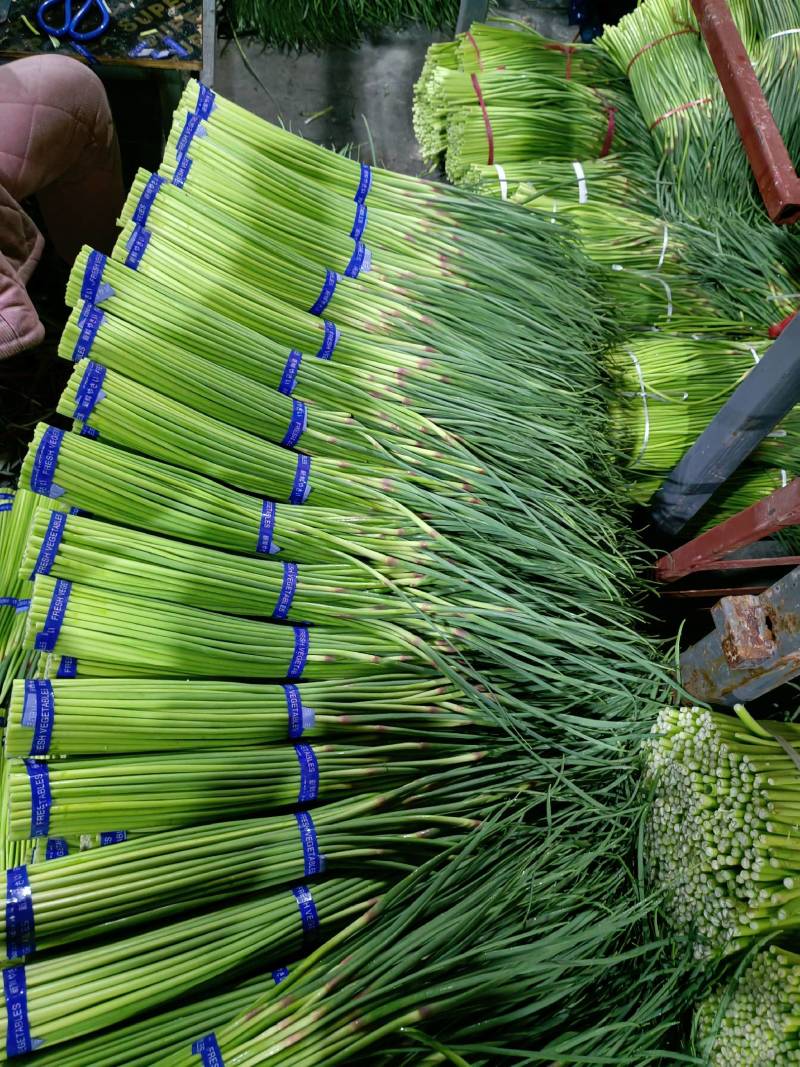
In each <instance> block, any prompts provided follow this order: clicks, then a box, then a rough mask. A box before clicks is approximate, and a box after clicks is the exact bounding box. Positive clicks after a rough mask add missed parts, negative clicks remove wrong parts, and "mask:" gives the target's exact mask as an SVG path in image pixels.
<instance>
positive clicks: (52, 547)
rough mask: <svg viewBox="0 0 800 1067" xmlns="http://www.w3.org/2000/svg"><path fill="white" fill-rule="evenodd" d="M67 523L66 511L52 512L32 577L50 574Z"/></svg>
mask: <svg viewBox="0 0 800 1067" xmlns="http://www.w3.org/2000/svg"><path fill="white" fill-rule="evenodd" d="M66 525H67V513H66V512H65V511H51V512H50V520H49V522H48V523H47V529H46V530H45V532H44V537H43V538H42V544H41V548H40V549H39V555H38V556H37V557H36V566H35V567H34V568H33V572H32V573H31V578H33V577H35V576H36V575H37V574H49V573H50V571H51V570H52V569H53V564H54V563H55V561H56V556H57V555H58V549H59V546H60V544H61V538H62V537H63V536H64V527H65V526H66Z"/></svg>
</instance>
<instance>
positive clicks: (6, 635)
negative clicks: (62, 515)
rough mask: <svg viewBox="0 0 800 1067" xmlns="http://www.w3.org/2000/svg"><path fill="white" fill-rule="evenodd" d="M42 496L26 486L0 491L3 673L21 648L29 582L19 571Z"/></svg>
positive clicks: (0, 666) (0, 665)
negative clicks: (25, 487) (30, 528)
mask: <svg viewBox="0 0 800 1067" xmlns="http://www.w3.org/2000/svg"><path fill="white" fill-rule="evenodd" d="M40 504H41V499H40V498H39V497H37V496H36V494H35V493H30V492H28V491H27V490H25V489H20V490H5V489H3V490H0V672H2V673H3V674H5V672H6V670H7V669H8V667H9V666H10V665H11V659H12V658H13V657H14V654H15V653H16V652H17V651H18V649H19V644H20V639H21V636H22V632H23V630H24V628H25V622H24V619H25V612H26V611H27V607H28V600H29V598H30V582H29V581H28V580H27V576H21V575H20V573H19V565H20V559H21V557H22V552H23V550H24V548H25V544H26V541H27V539H28V530H29V527H30V525H31V521H32V519H33V515H34V512H35V511H36V509H37V508H38V507H39V506H40Z"/></svg>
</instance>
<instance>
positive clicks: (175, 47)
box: [161, 37, 189, 59]
mask: <svg viewBox="0 0 800 1067" xmlns="http://www.w3.org/2000/svg"><path fill="white" fill-rule="evenodd" d="M161 40H162V41H163V42H164V44H165V45H166V46H167V48H169V50H170V51H171V52H174V53H175V55H176V56H177V57H178V58H179V59H187V58H188V56H189V50H188V49H186V48H184V47H183V45H182V44H179V43H178V41H176V40H175V38H174V37H162V38H161Z"/></svg>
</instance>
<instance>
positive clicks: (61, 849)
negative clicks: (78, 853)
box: [44, 837, 69, 860]
mask: <svg viewBox="0 0 800 1067" xmlns="http://www.w3.org/2000/svg"><path fill="white" fill-rule="evenodd" d="M68 855H69V845H68V844H67V842H66V839H65V838H63V837H48V839H47V845H46V847H45V850H44V858H45V859H46V860H60V859H61V857H62V856H68Z"/></svg>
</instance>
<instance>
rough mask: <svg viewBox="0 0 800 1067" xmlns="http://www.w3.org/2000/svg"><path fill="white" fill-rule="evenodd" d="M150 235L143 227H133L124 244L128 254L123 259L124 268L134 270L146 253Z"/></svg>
mask: <svg viewBox="0 0 800 1067" xmlns="http://www.w3.org/2000/svg"><path fill="white" fill-rule="evenodd" d="M151 236H152V234H151V233H150V231H149V230H146V229H145V228H144V226H134V228H133V232H132V233H131V235H130V237H129V238H128V240H127V242H126V243H125V247H126V248H127V250H128V254H127V256H126V257H125V266H126V267H130V268H131V270H136V269H137V267H138V266H139V264H140V263H141V262H142V256H143V255H144V254H145V252H146V251H147V246H148V245H149V244H150V237H151Z"/></svg>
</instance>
